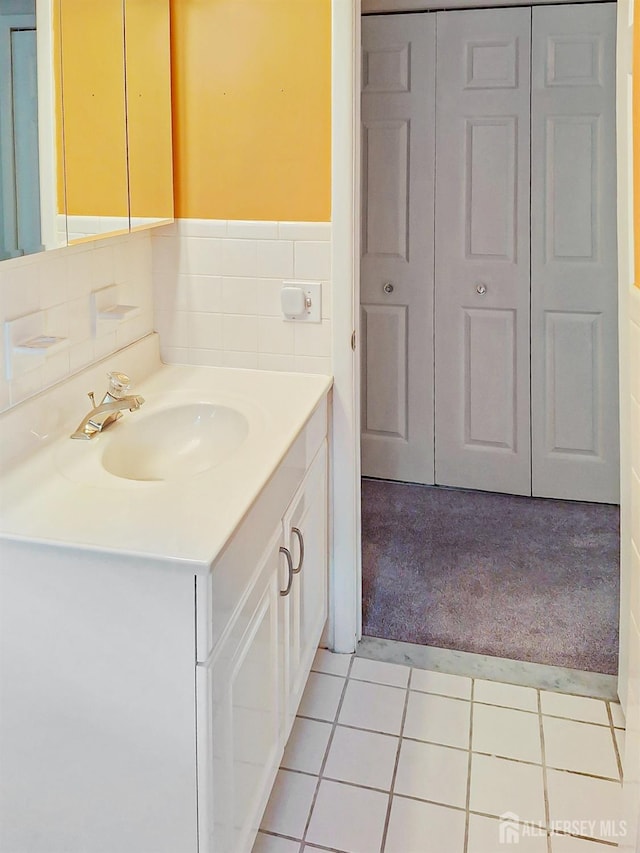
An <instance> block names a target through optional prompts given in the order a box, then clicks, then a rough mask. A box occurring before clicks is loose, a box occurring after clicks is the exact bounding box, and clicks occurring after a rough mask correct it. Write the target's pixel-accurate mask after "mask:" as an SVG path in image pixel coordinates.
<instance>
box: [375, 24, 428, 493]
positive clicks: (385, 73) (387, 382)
mask: <svg viewBox="0 0 640 853" xmlns="http://www.w3.org/2000/svg"><path fill="white" fill-rule="evenodd" d="M362 41H363V49H362V62H363V68H362V262H361V271H362V279H361V311H362V325H361V329H362V333H361V334H362V362H361V364H362V468H363V471H364V473H365V474H366V475H367V476H370V477H382V478H389V479H395V480H408V481H411V482H418V483H433V343H432V341H433V176H434V153H435V152H434V147H435V130H434V126H435V17H434V16H433V15H398V16H392V17H391V18H390V19H388V18H380V17H375V18H364V19H363V22H362Z"/></svg>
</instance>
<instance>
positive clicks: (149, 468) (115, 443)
mask: <svg viewBox="0 0 640 853" xmlns="http://www.w3.org/2000/svg"><path fill="white" fill-rule="evenodd" d="M248 434H249V422H248V420H247V418H246V417H245V415H244V414H242V412H239V411H238V410H237V409H234V408H232V407H230V406H223V405H220V404H217V403H183V404H181V405H177V406H173V407H169V408H164V409H161V410H160V411H155V412H152V413H149V414H148V415H145V414H144V413H142V414H140V415H138V414H136V415H129V416H128V417H127V420H126V422H124V419H123V421H120V422H118V424H117V425H116V427H115V428H113V427H112V428H111V429H110V435H109V440H108V441H107V442H105V445H106V446H105V449H104V452H103V454H102V459H101V462H102V467H103V468H104V469H105V470H106V471H108V472H109V473H110V474H113V475H114V476H116V477H121V478H123V479H125V480H143V481H153V480H155V481H158V480H176V479H184V478H188V477H193V476H195V475H196V474H201V473H202V472H203V471H208V470H209V469H210V468H214V467H215V466H216V465H219V464H220V463H221V462H223V461H225V460H227V459H228V458H229V456H230V455H231V454H232V453H233V452H234V451H235V450H237V449H238V448H239V447H240V446H241V445H242V444H243V443H244V441H245V439H246V438H247V435H248Z"/></svg>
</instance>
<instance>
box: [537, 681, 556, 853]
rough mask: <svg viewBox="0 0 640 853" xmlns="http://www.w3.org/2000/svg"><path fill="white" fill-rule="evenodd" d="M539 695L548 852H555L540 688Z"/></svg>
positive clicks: (539, 723)
mask: <svg viewBox="0 0 640 853" xmlns="http://www.w3.org/2000/svg"><path fill="white" fill-rule="evenodd" d="M536 693H537V697H538V725H539V727H540V758H541V761H542V793H543V797H544V822H545V833H546V837H547V851H548V853H553V851H552V849H551V832H550V822H551V811H550V808H549V786H548V784H547V753H546V749H545V743H544V725H543V723H544V719H543V716H542V693H541V691H540V690H537V691H536Z"/></svg>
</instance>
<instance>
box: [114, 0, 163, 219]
mask: <svg viewBox="0 0 640 853" xmlns="http://www.w3.org/2000/svg"><path fill="white" fill-rule="evenodd" d="M125 27H126V34H127V38H126V69H127V127H128V152H129V201H130V213H131V230H136V229H139V228H147V227H149V226H150V225H158V224H161V223H163V222H166V221H167V220H169V221H171V220H172V219H173V149H172V144H171V95H170V93H171V45H170V41H169V33H170V27H169V2H168V0H125Z"/></svg>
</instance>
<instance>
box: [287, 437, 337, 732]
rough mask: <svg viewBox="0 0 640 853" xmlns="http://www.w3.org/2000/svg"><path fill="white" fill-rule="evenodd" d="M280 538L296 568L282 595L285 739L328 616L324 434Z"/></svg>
mask: <svg viewBox="0 0 640 853" xmlns="http://www.w3.org/2000/svg"><path fill="white" fill-rule="evenodd" d="M284 539H285V545H286V547H287V548H289V550H290V551H291V554H292V557H293V565H294V567H295V568H296V569H298V571H297V573H296V574H295V576H294V581H293V586H292V588H291V593H290V595H289V596H287V598H284V599H283V607H284V609H285V616H284V620H283V622H284V628H285V641H284V644H285V692H286V708H285V731H284V737H285V740H286V737H288V735H289V732H290V730H291V726H292V725H293V721H294V718H295V715H296V712H297V710H298V705H299V704H300V699H301V698H302V693H303V691H304V688H305V684H306V682H307V677H308V675H309V670H310V669H311V664H312V663H313V658H314V656H315V653H316V650H317V648H318V643H319V642H320V637H321V636H322V630H323V628H324V624H325V622H326V619H327V551H328V549H327V442H326V440H325V441H324V442H323V443H322V446H321V448H320V450H319V451H318V453H317V455H316V457H315V459H314V461H313V463H312V464H311V467H310V468H309V470H308V472H307V475H306V477H305V479H304V482H303V483H302V485H301V486H300V488H299V490H298V492H297V493H296V495H295V497H294V498H293V501H292V502H291V504H290V506H289V509H288V510H287V513H286V515H285V517H284Z"/></svg>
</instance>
